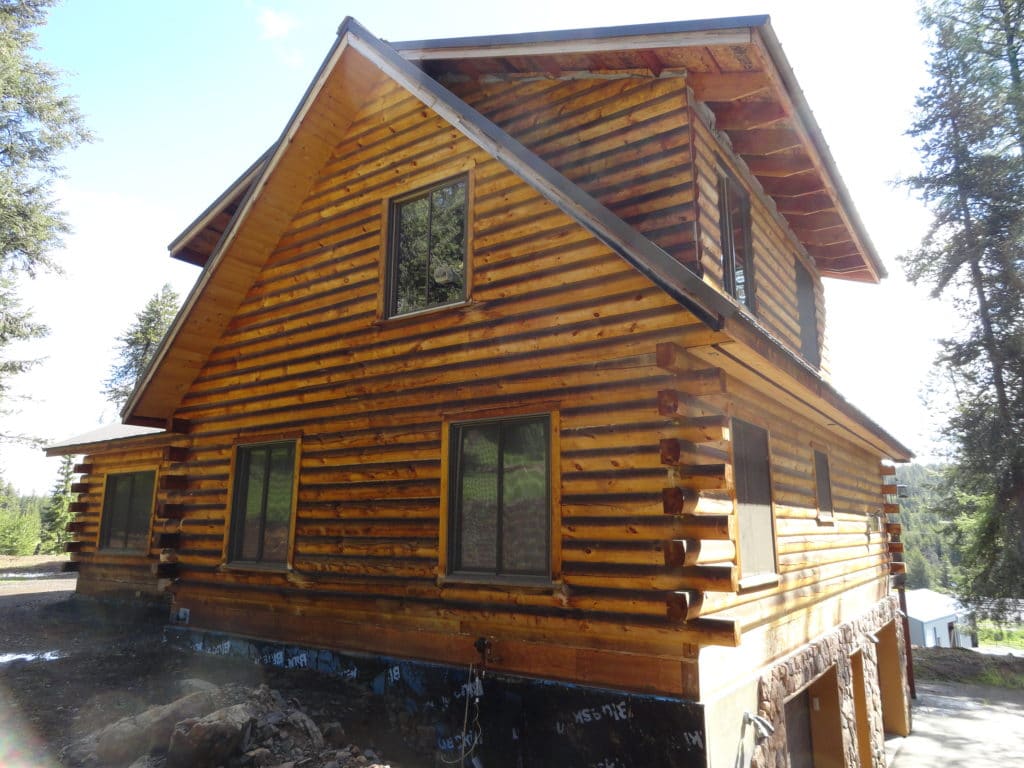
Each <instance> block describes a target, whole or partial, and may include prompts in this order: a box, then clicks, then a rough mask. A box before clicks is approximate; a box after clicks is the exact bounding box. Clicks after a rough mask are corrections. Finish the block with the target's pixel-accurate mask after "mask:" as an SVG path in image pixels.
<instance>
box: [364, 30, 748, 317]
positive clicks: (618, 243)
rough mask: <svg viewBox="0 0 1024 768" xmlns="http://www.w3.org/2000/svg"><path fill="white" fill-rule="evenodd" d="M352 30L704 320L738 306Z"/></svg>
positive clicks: (432, 104)
mask: <svg viewBox="0 0 1024 768" xmlns="http://www.w3.org/2000/svg"><path fill="white" fill-rule="evenodd" d="M348 21H351V20H348ZM348 32H349V35H350V36H351V42H350V44H351V45H352V47H353V48H356V49H357V50H359V51H360V52H362V53H363V54H364V55H366V56H367V57H368V58H370V59H371V60H372V61H373V62H374V63H375V64H377V66H379V67H380V68H381V70H382V71H383V72H384V74H385V75H387V76H388V77H390V78H391V79H392V80H394V81H395V82H397V83H398V84H399V85H401V86H403V87H404V88H406V89H407V90H408V91H409V92H410V93H411V94H412V95H414V96H416V97H417V98H418V99H420V100H421V101H422V102H423V103H424V104H425V105H426V106H427V107H429V108H430V109H432V110H433V111H434V112H436V113H437V114H438V115H440V116H441V117H443V118H444V119H445V120H447V121H448V122H449V123H450V124H451V125H452V126H453V127H455V128H456V129H457V130H458V131H459V132H460V133H462V134H463V135H464V136H465V137H466V138H468V139H469V140H470V141H472V142H473V143H474V144H476V145H477V146H479V147H480V148H481V149H483V150H484V151H485V152H487V153H488V154H489V155H491V156H492V157H494V158H495V159H496V160H499V161H501V162H502V163H504V164H505V166H506V167H508V168H509V169H510V170H511V171H512V172H513V173H515V174H516V175H517V176H519V177H520V178H521V179H522V180H523V181H525V182H526V183H527V184H529V185H530V186H531V187H533V188H534V189H535V190H536V191H537V192H538V193H540V194H541V195H542V196H543V197H545V198H546V199H547V200H548V201H549V202H551V203H552V204H553V205H555V206H556V207H557V208H559V209H560V210H561V211H563V212H564V213H566V214H568V215H569V216H570V217H571V218H573V219H574V220H575V221H576V222H577V223H578V224H580V225H581V226H583V227H584V228H585V229H587V230H588V231H589V232H590V233H591V234H593V235H594V236H596V237H597V238H598V239H599V240H601V242H603V243H604V244H605V245H607V246H608V247H609V248H611V249H612V250H613V251H615V252H616V253H618V254H619V255H620V256H621V257H622V258H623V259H625V260H626V261H627V262H629V263H630V264H632V265H633V266H634V267H636V268H637V269H638V270H639V271H640V272H641V273H643V274H644V275H645V276H647V277H648V278H649V279H650V280H652V281H653V282H654V283H655V284H656V285H658V286H659V287H660V288H661V289H662V290H664V291H665V292H666V293H668V294H669V295H670V296H672V298H674V299H675V300H676V301H678V302H679V303H680V304H682V305H683V306H684V307H686V308H687V309H688V310H690V311H691V312H693V313H694V314H695V315H696V316H697V317H699V318H700V319H701V320H702V321H703V322H705V323H706V324H708V325H709V326H711V327H715V328H717V327H719V326H720V325H721V323H722V316H723V315H726V314H729V313H732V312H734V311H735V306H734V305H733V304H732V303H731V302H730V301H729V300H728V299H726V298H725V297H723V296H722V295H721V294H720V293H718V291H716V290H715V289H714V288H712V287H711V286H709V285H707V284H706V283H705V282H704V281H703V280H701V279H700V278H699V277H697V275H695V274H694V273H693V272H691V271H690V270H689V269H687V268H686V267H684V266H683V265H681V264H680V263H679V262H678V261H676V260H675V259H674V258H673V257H672V256H671V255H669V254H668V253H666V252H665V251H664V250H662V249H661V248H660V247H658V246H657V245H655V244H654V243H653V242H651V241H650V240H648V239H647V238H646V237H644V236H643V235H642V234H641V233H640V232H638V231H637V230H635V229H634V228H633V227H631V226H629V225H628V224H627V223H626V222H624V221H623V220H622V219H620V218H619V217H618V216H616V215H615V214H614V213H612V211H610V210H609V209H608V208H607V207H605V206H604V205H603V204H602V203H600V202H599V201H598V200H596V199H595V198H593V197H591V196H590V195H589V194H587V193H586V192H584V191H583V190H582V189H580V188H579V187H578V186H576V185H575V184H574V183H573V182H571V181H570V180H569V179H567V178H566V177H565V176H563V175H562V174H561V173H559V172H558V171H557V170H555V169H554V168H553V167H552V166H551V165H549V164H548V163H546V162H544V160H542V159H541V158H540V157H539V156H537V155H536V154H535V153H533V152H531V151H530V150H529V149H527V148H526V147H525V146H524V145H523V144H521V143H520V142H519V141H518V140H516V139H515V138H513V137H512V136H511V135H510V134H509V133H507V132H506V131H505V130H503V129H502V128H500V127H498V126H497V125H496V124H494V123H493V122H491V121H490V120H488V119H487V118H486V117H484V115H482V114H480V113H479V112H477V111H476V110H475V109H473V108H472V107H471V106H469V105H468V104H466V103H465V102H464V101H462V100H461V99H459V98H458V97H457V96H455V94H453V93H452V92H451V91H449V90H448V89H447V88H445V87H444V86H442V85H441V84H440V83H438V82H437V81H435V80H434V79H432V78H431V77H429V76H428V75H427V74H425V73H424V72H423V71H422V70H420V69H418V68H417V67H415V66H414V65H413V64H412V63H410V62H409V61H407V60H406V59H404V58H403V57H402V56H401V55H400V54H399V53H398V52H397V51H396V50H395V49H394V48H392V47H390V46H388V45H386V44H385V43H382V42H381V41H380V40H378V39H377V38H375V37H373V36H372V35H370V34H369V33H368V32H367V31H366V30H365V29H364V28H363V27H362V26H360V25H359V24H358V23H357V22H354V21H351V23H350V24H349V26H348Z"/></svg>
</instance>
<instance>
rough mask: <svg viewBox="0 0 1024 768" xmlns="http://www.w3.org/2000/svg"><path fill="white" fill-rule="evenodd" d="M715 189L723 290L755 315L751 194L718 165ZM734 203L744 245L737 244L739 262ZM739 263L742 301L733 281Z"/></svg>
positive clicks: (737, 287)
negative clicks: (741, 276) (716, 192)
mask: <svg viewBox="0 0 1024 768" xmlns="http://www.w3.org/2000/svg"><path fill="white" fill-rule="evenodd" d="M717 187H718V233H719V238H720V241H719V246H720V248H721V252H722V289H723V290H724V291H725V292H726V293H728V294H729V295H730V296H732V297H733V298H734V299H736V301H737V302H739V304H740V305H741V306H744V307H746V308H747V309H749V310H750V311H751V312H756V310H757V300H756V291H757V287H756V286H757V283H756V281H755V279H754V278H755V275H754V258H753V250H754V247H753V243H754V233H753V221H752V219H751V212H750V211H751V208H750V206H751V201H750V193H749V192H748V191H747V189H746V188H745V187H744V186H743V185H742V184H740V182H739V180H738V179H737V178H736V176H735V175H734V174H733V173H732V172H730V171H729V170H728V169H727V168H726V167H725V166H724V165H723V164H722V163H721V162H719V166H718V184H717ZM733 200H739V201H740V202H741V205H740V211H741V216H742V221H741V222H740V231H741V233H742V238H743V242H742V243H741V244H740V247H741V248H742V256H743V258H742V259H741V260H740V259H737V243H736V235H735V233H736V227H735V225H734V223H733V214H732V211H733V208H734V206H733V205H732V204H731V202H732V201H733ZM738 261H741V262H742V265H743V296H742V297H740V296H739V295H738V293H739V286H738V285H737V280H736V274H737V270H736V265H737V262H738Z"/></svg>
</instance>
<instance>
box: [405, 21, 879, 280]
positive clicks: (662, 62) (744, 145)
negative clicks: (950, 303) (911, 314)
mask: <svg viewBox="0 0 1024 768" xmlns="http://www.w3.org/2000/svg"><path fill="white" fill-rule="evenodd" d="M394 47H395V48H396V49H397V50H398V51H399V53H401V55H402V56H404V57H405V58H407V59H409V60H411V61H415V62H417V63H418V64H419V65H420V66H422V68H423V69H424V71H425V72H427V73H428V74H430V75H431V76H432V77H434V78H437V79H440V80H442V81H443V80H444V79H445V78H455V79H458V78H496V77H506V78H523V77H537V76H542V77H562V76H578V74H579V73H590V74H591V75H601V76H608V75H610V74H613V73H616V72H618V73H631V74H646V75H647V76H650V77H666V76H684V77H686V80H687V84H688V85H689V87H690V88H691V89H692V90H693V93H694V95H695V97H696V98H697V99H698V100H700V101H702V102H704V103H705V104H706V105H707V107H708V108H709V109H710V111H711V113H712V114H713V115H714V119H715V125H716V127H717V129H718V130H719V131H721V132H722V133H724V134H725V135H726V136H727V137H728V139H729V142H730V143H731V145H732V148H733V150H734V151H735V152H736V154H737V155H739V156H740V157H741V158H742V159H743V160H744V161H745V162H746V164H747V166H748V167H749V168H750V170H751V172H752V173H753V175H754V177H756V178H757V180H758V181H759V182H760V184H761V186H762V188H763V189H764V191H765V193H766V194H767V195H768V196H769V197H771V198H772V199H773V200H774V201H775V205H776V207H777V209H778V211H779V213H780V214H781V215H782V216H783V217H784V218H785V219H786V221H787V222H788V223H789V226H790V228H791V229H792V231H793V233H794V235H795V236H796V237H797V239H798V240H799V241H800V242H801V243H802V244H803V246H804V248H805V249H806V251H807V253H808V254H809V255H810V256H811V257H812V258H813V259H814V260H815V262H816V264H817V266H818V269H819V271H820V272H821V274H822V275H825V276H828V277H834V278H841V279H847V280H858V281H864V282H878V281H879V280H880V279H881V278H883V277H885V275H886V271H885V267H884V266H883V264H882V262H881V260H880V259H879V257H878V254H877V252H876V251H875V248H874V246H873V245H872V243H871V239H870V238H869V236H868V234H867V232H866V230H865V228H864V225H863V223H862V222H861V220H860V217H859V216H858V214H857V212H856V209H855V208H854V206H853V202H852V200H851V197H850V194H849V192H848V191H847V189H846V186H845V184H844V183H843V180H842V178H841V177H840V175H839V172H838V170H837V168H836V164H835V161H834V159H833V158H832V153H831V152H830V150H829V148H828V145H827V144H826V142H825V139H824V137H823V136H822V133H821V129H820V128H819V127H818V124H817V121H816V120H815V119H814V115H813V114H812V112H811V110H810V107H809V106H808V104H807V101H806V99H805V98H804V95H803V92H802V91H801V90H800V87H799V85H798V84H797V81H796V77H795V75H794V74H793V70H792V68H791V67H790V65H789V62H788V61H787V59H786V56H785V54H784V53H783V51H782V47H781V46H780V44H779V42H778V39H777V38H776V36H775V32H774V31H773V29H772V27H771V23H770V21H769V18H768V17H767V16H745V17H737V18H727V19H704V20H699V21H687V22H673V23H664V24H641V25H632V26H624V27H611V28H603V29H577V30H564V31H555V32H542V33H532V34H519V35H498V36H491V37H469V38H452V39H446V40H417V41H410V42H402V43H395V44H394Z"/></svg>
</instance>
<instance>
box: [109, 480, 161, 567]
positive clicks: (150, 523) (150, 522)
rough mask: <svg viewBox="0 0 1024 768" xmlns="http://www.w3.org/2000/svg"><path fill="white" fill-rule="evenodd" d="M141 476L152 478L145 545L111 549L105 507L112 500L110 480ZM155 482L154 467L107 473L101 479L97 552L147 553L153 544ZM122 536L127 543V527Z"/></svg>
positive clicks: (156, 486) (156, 484)
mask: <svg viewBox="0 0 1024 768" xmlns="http://www.w3.org/2000/svg"><path fill="white" fill-rule="evenodd" d="M142 474H150V475H152V477H153V487H152V490H151V492H150V498H149V505H148V509H149V513H148V515H147V518H148V519H147V522H146V545H145V546H144V547H141V548H131V549H129V548H128V547H127V546H123V547H112V546H110V534H111V532H110V517H111V515H110V511H109V510H108V507H107V501H108V500H111V501H112V500H113V497H111V496H110V493H111V491H112V488H111V479H112V478H117V477H123V476H132V477H134V476H135V475H142ZM157 481H158V472H157V469H156V468H155V467H153V468H145V469H123V470H116V471H113V472H107V473H106V476H105V477H104V479H103V504H102V507H101V508H100V525H99V532H98V534H97V538H96V549H97V550H98V551H101V552H103V553H104V554H127V555H139V554H142V555H145V554H148V553H149V550H150V549H151V548H152V543H153V512H154V510H155V509H156V494H157V489H158V483H157ZM134 484H135V481H134V479H133V480H132V488H133V490H134ZM124 535H125V543H127V538H128V527H127V525H126V526H125V534H124Z"/></svg>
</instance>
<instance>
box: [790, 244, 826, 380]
mask: <svg viewBox="0 0 1024 768" xmlns="http://www.w3.org/2000/svg"><path fill="white" fill-rule="evenodd" d="M795 267H796V309H797V319H798V320H799V321H800V354H802V355H803V356H804V358H805V359H806V360H807V362H809V363H811V365H814V366H816V367H817V366H820V365H821V348H820V346H819V345H818V314H817V312H816V310H815V306H816V304H815V301H814V280H813V279H812V278H811V273H810V272H808V271H807V269H806V268H805V267H804V265H803V264H801V263H800V262H799V261H796V262H795Z"/></svg>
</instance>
